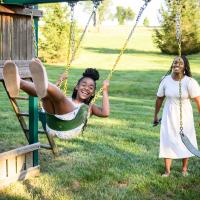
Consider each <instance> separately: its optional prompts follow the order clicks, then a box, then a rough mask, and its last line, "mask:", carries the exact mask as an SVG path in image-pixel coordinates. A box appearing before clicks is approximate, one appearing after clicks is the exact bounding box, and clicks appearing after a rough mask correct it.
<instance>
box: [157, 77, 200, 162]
mask: <svg viewBox="0 0 200 200" xmlns="http://www.w3.org/2000/svg"><path fill="white" fill-rule="evenodd" d="M181 86H182V87H181V90H182V118H183V119H182V120H183V132H184V134H185V135H187V137H188V138H189V140H190V142H191V143H192V144H193V145H194V146H195V147H196V148H197V140H196V133H195V128H194V120H193V110H192V106H191V103H190V98H194V97H197V96H200V87H199V84H198V83H197V81H196V80H194V79H193V78H190V77H188V76H184V78H183V79H182V81H181ZM157 96H158V97H163V96H165V97H166V101H165V104H164V108H163V114H162V121H161V129H160V153H159V157H160V158H173V159H176V158H177V159H178V158H188V157H191V156H193V154H192V153H190V152H189V151H188V150H187V148H186V147H185V145H184V144H183V142H182V140H181V137H180V134H179V131H180V106H179V81H175V80H173V79H172V77H171V75H168V76H166V77H165V78H164V79H163V80H162V81H161V83H160V86H159V88H158V92H157Z"/></svg>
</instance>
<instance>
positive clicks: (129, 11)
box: [126, 7, 135, 21]
mask: <svg viewBox="0 0 200 200" xmlns="http://www.w3.org/2000/svg"><path fill="white" fill-rule="evenodd" d="M134 18H135V13H134V12H133V10H132V9H131V8H130V7H128V8H127V9H126V20H127V21H129V20H130V21H131V20H134Z"/></svg>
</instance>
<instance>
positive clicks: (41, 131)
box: [24, 129, 46, 133]
mask: <svg viewBox="0 0 200 200" xmlns="http://www.w3.org/2000/svg"><path fill="white" fill-rule="evenodd" d="M24 131H26V132H29V129H24ZM38 133H46V132H45V131H44V130H42V129H39V130H38Z"/></svg>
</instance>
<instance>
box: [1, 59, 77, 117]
mask: <svg viewBox="0 0 200 200" xmlns="http://www.w3.org/2000/svg"><path fill="white" fill-rule="evenodd" d="M30 71H31V74H32V78H33V83H32V82H29V81H26V80H22V79H20V76H19V73H18V68H17V66H16V65H15V64H14V63H13V62H12V61H6V62H5V64H4V68H3V76H4V82H5V85H6V88H7V90H8V92H9V94H10V96H11V97H16V96H18V95H19V90H20V89H22V90H23V91H25V92H26V93H28V94H29V95H31V96H39V97H40V98H41V100H42V102H43V106H44V109H45V110H46V111H47V112H49V113H51V114H58V115H59V114H60V115H61V114H66V113H69V112H71V111H73V110H74V109H75V108H74V106H73V104H72V103H71V102H70V101H69V100H68V99H67V98H66V97H65V95H64V94H63V93H62V91H61V90H60V89H59V88H58V87H57V86H55V85H53V84H51V83H48V79H47V75H46V70H45V68H44V67H43V65H42V63H41V62H40V61H39V60H38V59H37V60H32V61H31V63H30Z"/></svg>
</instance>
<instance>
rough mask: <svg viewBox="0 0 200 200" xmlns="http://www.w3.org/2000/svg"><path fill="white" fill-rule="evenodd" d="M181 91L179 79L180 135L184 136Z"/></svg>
mask: <svg viewBox="0 0 200 200" xmlns="http://www.w3.org/2000/svg"><path fill="white" fill-rule="evenodd" d="M181 98H182V89H181V79H180V80H179V106H180V134H181V135H184V133H183V119H182V118H183V115H182V99H181Z"/></svg>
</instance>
